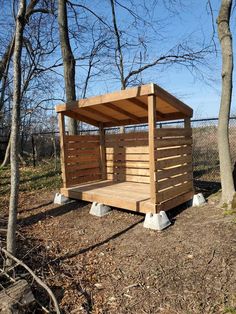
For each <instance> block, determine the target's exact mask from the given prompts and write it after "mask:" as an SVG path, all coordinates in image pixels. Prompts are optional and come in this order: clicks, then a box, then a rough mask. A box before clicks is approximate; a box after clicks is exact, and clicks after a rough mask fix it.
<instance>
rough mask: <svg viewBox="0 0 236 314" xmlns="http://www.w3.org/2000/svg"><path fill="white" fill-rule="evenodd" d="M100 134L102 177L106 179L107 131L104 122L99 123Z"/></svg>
mask: <svg viewBox="0 0 236 314" xmlns="http://www.w3.org/2000/svg"><path fill="white" fill-rule="evenodd" d="M99 135H100V168H101V174H102V179H103V180H106V178H107V174H106V151H105V131H104V127H103V123H100V124H99Z"/></svg>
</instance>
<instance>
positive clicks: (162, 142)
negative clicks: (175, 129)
mask: <svg viewBox="0 0 236 314" xmlns="http://www.w3.org/2000/svg"><path fill="white" fill-rule="evenodd" d="M191 144H192V138H174V139H173V138H170V139H159V140H156V141H155V145H156V147H157V148H160V147H173V146H182V145H191Z"/></svg>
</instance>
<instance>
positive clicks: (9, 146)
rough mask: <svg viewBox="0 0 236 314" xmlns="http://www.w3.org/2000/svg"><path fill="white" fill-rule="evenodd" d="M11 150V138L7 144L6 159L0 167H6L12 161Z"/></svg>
mask: <svg viewBox="0 0 236 314" xmlns="http://www.w3.org/2000/svg"><path fill="white" fill-rule="evenodd" d="M10 151H11V139H9V141H8V144H7V149H6V152H5V157H4V160H3V162H2V164H1V166H0V168H3V167H6V166H7V165H8V164H9V162H10Z"/></svg>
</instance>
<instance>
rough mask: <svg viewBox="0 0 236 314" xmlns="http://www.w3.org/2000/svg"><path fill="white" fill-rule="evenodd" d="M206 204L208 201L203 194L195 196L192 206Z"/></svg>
mask: <svg viewBox="0 0 236 314" xmlns="http://www.w3.org/2000/svg"><path fill="white" fill-rule="evenodd" d="M205 203H206V200H205V198H204V196H203V195H202V193H198V194H195V195H194V196H193V201H192V206H201V205H204V204H205Z"/></svg>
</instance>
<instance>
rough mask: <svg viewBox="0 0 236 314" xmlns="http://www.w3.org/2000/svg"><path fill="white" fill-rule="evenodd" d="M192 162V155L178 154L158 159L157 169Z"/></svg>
mask: <svg viewBox="0 0 236 314" xmlns="http://www.w3.org/2000/svg"><path fill="white" fill-rule="evenodd" d="M191 162H192V156H191V155H186V156H178V157H173V158H168V159H166V158H165V159H161V160H160V159H158V160H157V162H156V164H157V165H156V167H157V169H163V168H168V167H172V166H178V165H182V164H186V163H191Z"/></svg>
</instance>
